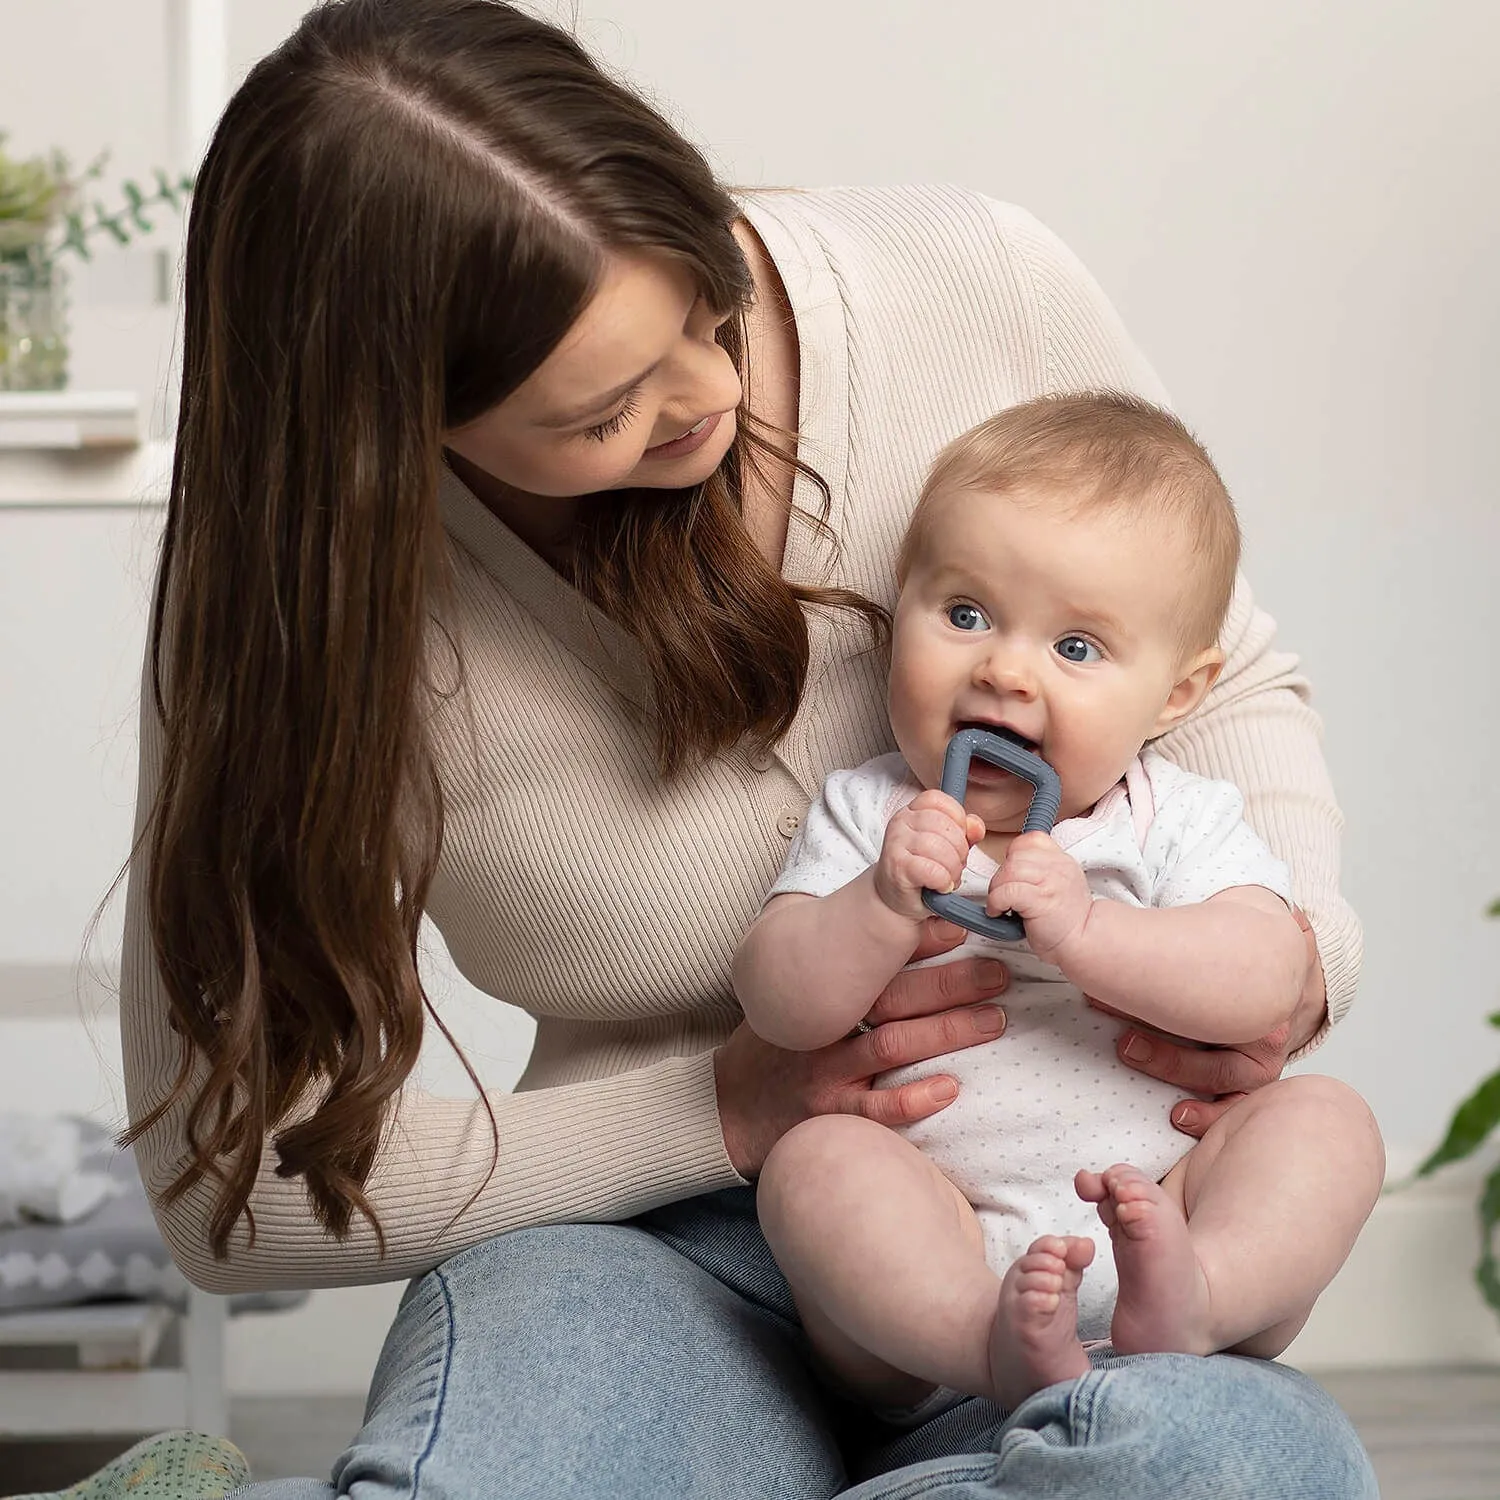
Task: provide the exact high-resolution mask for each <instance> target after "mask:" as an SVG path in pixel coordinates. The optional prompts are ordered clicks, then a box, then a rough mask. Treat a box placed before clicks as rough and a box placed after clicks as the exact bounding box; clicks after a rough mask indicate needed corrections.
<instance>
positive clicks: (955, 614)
mask: <svg viewBox="0 0 1500 1500" xmlns="http://www.w3.org/2000/svg"><path fill="white" fill-rule="evenodd" d="M948 623H949V624H950V625H952V626H954V627H956V628H957V629H959V630H983V629H985V628H986V627H987V626H988V625H989V623H990V622H989V621H988V620H986V619H985V617H984V611H983V610H981V609H980V608H979V607H978V605H975V604H950V605H949V606H948Z"/></svg>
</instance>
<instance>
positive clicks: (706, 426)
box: [641, 411, 724, 458]
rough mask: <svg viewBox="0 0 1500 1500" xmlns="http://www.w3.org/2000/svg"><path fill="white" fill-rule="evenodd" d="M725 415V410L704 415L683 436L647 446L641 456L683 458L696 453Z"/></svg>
mask: <svg viewBox="0 0 1500 1500" xmlns="http://www.w3.org/2000/svg"><path fill="white" fill-rule="evenodd" d="M723 415H724V413H723V412H721V411H716V412H714V413H713V415H712V416H708V417H704V418H703V420H702V421H701V422H697V423H695V424H694V425H693V426H692V427H689V428H688V430H687V431H686V432H685V433H683V434H682V436H681V437H675V438H673V439H672V441H671V442H670V443H658V444H657V445H656V447H654V448H647V449H646V451H645V452H644V453H643V454H641V457H642V458H682V457H684V456H685V455H687V454H689V453H696V452H697V451H698V449H699V448H701V447H702V446H703V445H704V444H705V443H706V442H707V441H708V440H709V438H711V437H712V436H713V434H714V429H715V428H716V427H717V426H718V425H719V420H720V418H721V417H722V416H723Z"/></svg>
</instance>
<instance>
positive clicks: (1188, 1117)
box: [1172, 1104, 1198, 1130]
mask: <svg viewBox="0 0 1500 1500" xmlns="http://www.w3.org/2000/svg"><path fill="white" fill-rule="evenodd" d="M1172 1123H1173V1124H1174V1125H1175V1126H1176V1127H1177V1128H1178V1129H1179V1130H1191V1129H1192V1128H1193V1127H1194V1126H1195V1125H1196V1124H1197V1123H1198V1111H1197V1110H1196V1109H1194V1108H1193V1106H1192V1105H1191V1104H1179V1105H1178V1106H1177V1108H1176V1109H1174V1110H1173V1111H1172Z"/></svg>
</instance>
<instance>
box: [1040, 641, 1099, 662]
mask: <svg viewBox="0 0 1500 1500" xmlns="http://www.w3.org/2000/svg"><path fill="white" fill-rule="evenodd" d="M1052 649H1053V650H1054V651H1056V652H1057V654H1058V655H1059V656H1060V657H1062V659H1063V660H1064V661H1076V662H1091V661H1103V660H1104V656H1103V653H1102V652H1101V651H1100V650H1099V648H1098V647H1097V646H1096V645H1095V644H1094V643H1093V642H1092V641H1086V640H1084V638H1083V637H1082V636H1081V635H1065V636H1064V637H1063V638H1062V639H1061V640H1060V641H1059V642H1058V643H1057V644H1056V645H1055V646H1054V647H1053V648H1052Z"/></svg>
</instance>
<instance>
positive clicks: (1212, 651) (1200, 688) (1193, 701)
mask: <svg viewBox="0 0 1500 1500" xmlns="http://www.w3.org/2000/svg"><path fill="white" fill-rule="evenodd" d="M1223 670H1224V653H1223V652H1222V651H1220V650H1219V648H1218V647H1217V646H1209V647H1207V648H1205V649H1204V650H1202V651H1200V652H1198V653H1197V654H1196V655H1195V656H1190V657H1189V658H1188V660H1187V662H1186V663H1185V665H1184V666H1183V668H1182V675H1181V676H1180V677H1179V678H1178V679H1177V681H1176V682H1175V683H1173V685H1172V691H1171V692H1170V693H1168V694H1167V701H1166V702H1165V703H1164V704H1162V709H1161V713H1160V714H1158V715H1157V719H1156V725H1155V727H1154V728H1153V729H1152V731H1151V738H1152V739H1155V738H1156V736H1157V735H1159V734H1165V733H1166V732H1167V731H1168V730H1169V729H1175V728H1176V727H1177V726H1178V725H1179V724H1180V723H1182V721H1183V720H1184V719H1185V718H1187V716H1188V715H1189V714H1190V713H1192V711H1193V710H1194V709H1195V708H1197V706H1198V705H1199V704H1200V703H1202V702H1203V700H1204V699H1205V698H1206V697H1208V693H1209V689H1210V688H1212V687H1213V685H1214V683H1216V682H1217V681H1218V680H1219V673H1220V672H1222V671H1223Z"/></svg>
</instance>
